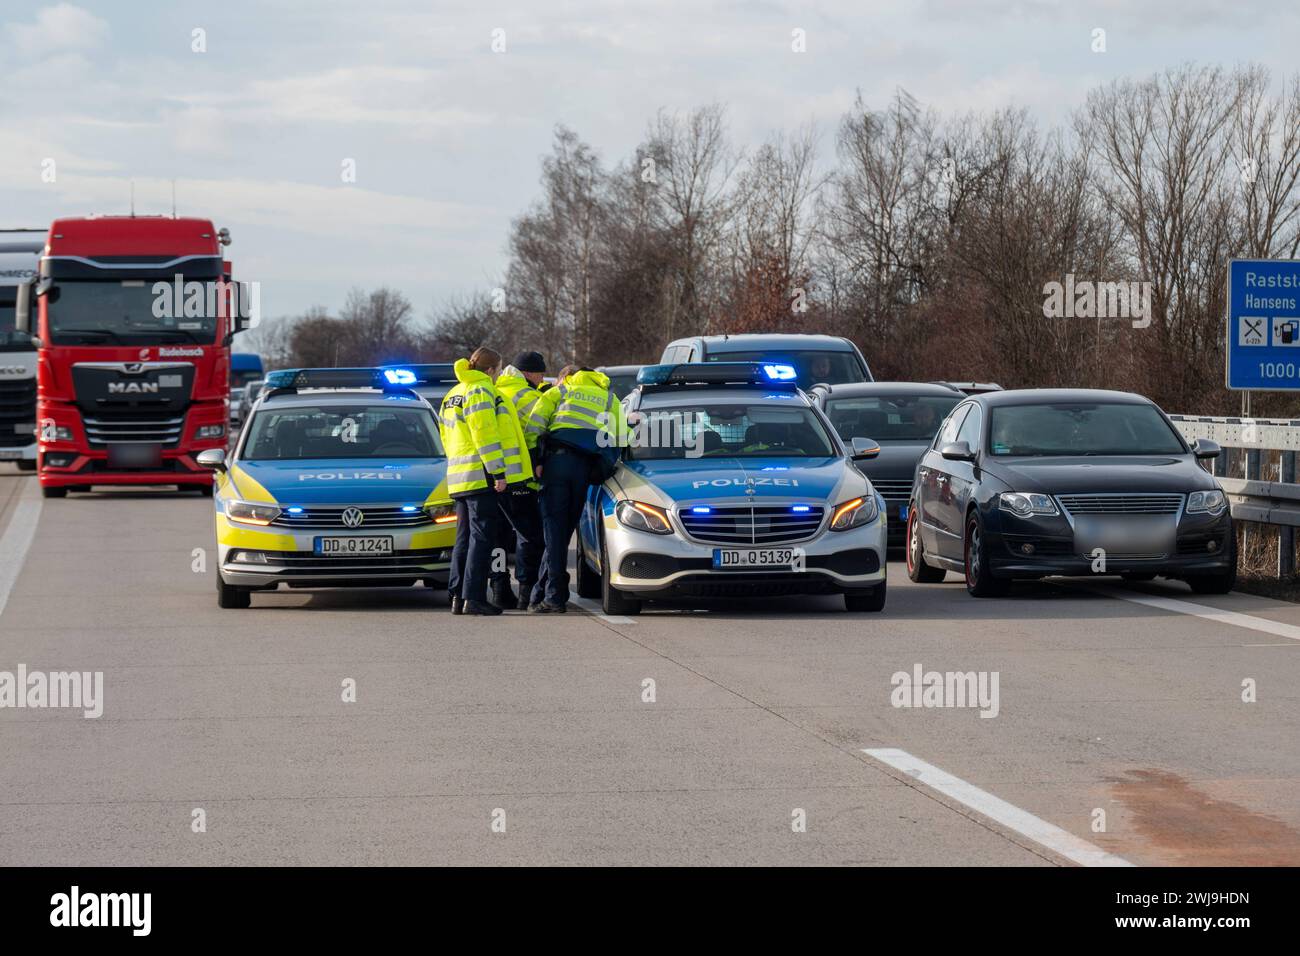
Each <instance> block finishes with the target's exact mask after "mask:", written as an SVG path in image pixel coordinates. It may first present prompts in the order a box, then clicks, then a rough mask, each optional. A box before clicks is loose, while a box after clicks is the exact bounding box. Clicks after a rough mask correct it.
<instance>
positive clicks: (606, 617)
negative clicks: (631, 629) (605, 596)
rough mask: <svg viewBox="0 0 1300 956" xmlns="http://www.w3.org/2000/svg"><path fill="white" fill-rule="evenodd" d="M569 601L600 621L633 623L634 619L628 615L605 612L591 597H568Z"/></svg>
mask: <svg viewBox="0 0 1300 956" xmlns="http://www.w3.org/2000/svg"><path fill="white" fill-rule="evenodd" d="M569 600H570V601H572V602H573V603H574V604H576V605H577V606H578V607H580V608H582V609H583V610H584V611H586V612H587V613H588V614H590V615H591V616H592V617H598V618H600V619H601V620H602V621H608V622H609V623H610V624H635V623H636V620H635V619H634V618H630V617H624V616H623V615H622V614H606V613H605V612H604V611H603V610H602V609H601V606H600V604H599V602H597V601H593V600H592V599H591V598H581V597H570V598H569Z"/></svg>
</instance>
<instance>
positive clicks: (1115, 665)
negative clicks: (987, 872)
mask: <svg viewBox="0 0 1300 956" xmlns="http://www.w3.org/2000/svg"><path fill="white" fill-rule="evenodd" d="M33 522H34V527H35V530H34V533H32V534H27V533H26V532H27V531H30V529H31V527H32V525H33ZM211 523H212V519H211V513H210V501H209V500H208V499H199V498H197V497H195V496H192V495H176V494H173V493H170V492H162V491H158V492H148V491H126V492H120V493H111V494H110V493H97V494H93V495H73V496H71V497H69V498H67V499H64V500H51V501H41V499H40V498H39V495H38V494H37V488H36V483H35V480H34V479H32V478H28V477H25V476H22V477H20V476H18V475H17V474H16V473H15V472H14V471H13V469H12V468H11V467H10V466H3V468H2V469H0V529H3V530H0V605H2V606H3V610H2V611H0V671H10V672H15V671H16V669H17V667H18V665H19V664H23V665H26V668H27V669H28V671H29V672H31V671H38V670H39V671H68V670H77V671H91V672H94V671H102V672H103V675H104V676H103V679H104V695H103V696H104V702H103V715H102V716H101V717H99V718H98V719H87V718H85V717H84V716H82V712H81V711H80V710H76V711H74V710H67V709H60V710H54V709H30V708H24V709H14V708H6V709H0V864H10V865H12V864H65V865H112V864H145V865H148V864H192V865H213V864H447V863H450V864H592V863H600V864H667V863H684V864H907V865H917V864H939V865H943V864H976V865H1001V864H1014V865H1061V864H1070V863H1085V864H1090V863H1121V862H1127V863H1133V864H1137V865H1147V864H1256V863H1270V864H1271V863H1286V864H1292V865H1295V864H1300V743H1297V741H1300V706H1297V704H1300V690H1297V688H1300V607H1297V606H1294V605H1289V604H1281V603H1278V602H1274V601H1269V600H1265V599H1262V598H1257V597H1252V596H1248V595H1243V594H1232V595H1228V596H1225V597H1222V598H1211V597H1197V596H1193V595H1192V594H1191V593H1190V592H1189V591H1188V590H1187V589H1186V588H1185V587H1183V586H1181V585H1178V584H1172V583H1170V584H1162V583H1159V582H1157V583H1155V584H1152V585H1147V586H1135V587H1120V586H1118V585H1111V586H1110V587H1109V588H1104V589H1097V588H1095V587H1093V586H1092V585H1083V586H1080V585H1066V584H1040V585H1026V586H1021V587H1018V588H1017V589H1016V591H1015V592H1014V593H1013V595H1012V596H1011V597H1009V598H1005V599H992V600H982V601H978V600H975V599H973V598H970V597H968V596H967V595H966V593H965V590H964V588H963V587H962V586H961V584H960V583H958V582H957V581H956V578H955V576H950V583H948V584H944V585H928V586H916V585H912V584H910V583H909V582H908V581H907V578H906V575H905V574H904V572H903V569H902V567H901V565H899V564H896V563H891V565H890V593H889V602H888V606H887V608H886V610H885V612H884V613H883V614H847V613H845V612H844V611H843V610H842V603H841V602H839V601H838V600H836V599H830V598H806V599H780V600H766V601H750V602H745V603H741V604H725V603H716V604H710V605H708V606H707V607H705V608H703V609H699V608H691V607H688V606H673V607H654V608H652V609H650V610H647V612H646V613H644V614H643V615H641V616H640V617H638V618H635V619H626V618H624V619H606V618H602V617H600V616H598V615H595V614H591V613H583V612H571V613H569V614H567V615H565V616H563V617H559V616H549V617H537V616H529V615H527V614H519V613H512V614H508V615H505V616H503V617H500V618H496V619H480V618H472V617H461V618H453V617H452V616H451V615H450V613H449V612H448V610H447V608H446V607H445V605H444V602H443V601H442V600H441V599H440V597H441V596H435V595H432V594H430V593H429V592H424V591H418V590H413V589H412V590H386V591H374V592H349V593H336V592H314V593H309V592H293V593H291V592H279V593H276V594H274V595H255V596H254V598H253V601H254V606H253V608H252V609H251V610H247V611H221V610H219V609H218V608H217V606H216V602H215V595H214V588H213V580H212V574H213V572H212V570H211V566H210V564H209V567H208V568H207V569H206V570H204V571H201V572H196V571H195V570H193V568H194V565H195V562H196V558H195V556H194V549H203V550H204V551H206V559H207V561H208V562H211V561H212V559H213V539H212V527H211ZM25 529H26V531H25ZM27 537H30V538H31V544H30V547H29V548H26V549H24V547H23V545H24V541H25V538H27ZM10 581H11V582H12V586H10V583H9V582H10ZM6 598H7V600H6ZM1169 599H1172V600H1174V601H1179V602H1184V603H1183V604H1168V603H1167V602H1168V600H1169ZM1137 600H1144V601H1148V602H1150V603H1146V604H1142V603H1135V602H1136V601H1137ZM1153 605H1158V606H1153ZM1216 611H1231V612H1236V615H1240V616H1232V615H1229V616H1227V617H1226V618H1222V617H1221V618H1219V619H1213V618H1209V617H1206V616H1204V615H1205V614H1207V613H1214V612H1216ZM918 664H919V665H921V667H922V669H923V670H924V671H931V670H935V671H941V672H945V671H962V672H965V671H977V672H978V671H985V672H989V674H990V675H991V673H992V672H997V674H998V701H997V715H996V716H995V717H988V718H985V717H981V716H980V714H979V711H978V709H976V708H971V707H946V708H925V707H922V708H901V707H895V706H892V704H891V694H892V693H893V692H894V690H895V688H894V686H893V685H892V683H891V676H892V675H893V674H895V673H896V672H907V673H911V672H912V671H913V669H914V667H915V666H916V665H918ZM647 679H649V680H653V682H654V687H653V690H654V694H653V697H654V700H653V702H648V701H646V700H644V699H643V697H644V696H645V695H646V691H645V689H644V688H645V684H644V682H645V681H646V680H647ZM990 679H991V678H990ZM1248 679H1249V680H1253V681H1254V682H1255V692H1256V695H1257V700H1256V701H1255V702H1252V703H1247V702H1244V701H1243V700H1242V695H1243V681H1246V680H1248ZM349 680H351V681H355V687H356V700H355V702H345V701H344V700H343V696H344V690H343V687H344V683H345V682H346V681H349ZM990 686H991V685H990ZM866 751H872V752H873V753H872V754H869V753H867V752H866ZM196 810H201V811H202V819H203V822H204V825H205V826H204V828H202V829H203V832H195V825H194V823H193V821H194V819H195V811H196ZM798 810H802V811H803V819H804V820H805V821H806V829H805V830H804V831H803V832H796V830H797V827H795V826H792V823H794V822H797V820H798V818H799V813H798V812H797V811H798ZM1101 813H1104V832H1099V831H1098V830H1096V829H1095V827H1096V826H1097V824H1098V822H1099V821H1100V820H1101V815H1100V814H1101ZM494 815H495V816H494ZM494 818H495V819H496V820H497V821H498V829H500V826H499V824H500V822H501V821H502V820H503V821H504V832H494V828H493V821H494Z"/></svg>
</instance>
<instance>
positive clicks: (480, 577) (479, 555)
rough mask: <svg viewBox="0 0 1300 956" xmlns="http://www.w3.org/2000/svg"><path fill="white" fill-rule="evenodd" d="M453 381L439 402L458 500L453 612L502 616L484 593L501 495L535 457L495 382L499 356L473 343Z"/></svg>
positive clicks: (451, 488)
mask: <svg viewBox="0 0 1300 956" xmlns="http://www.w3.org/2000/svg"><path fill="white" fill-rule="evenodd" d="M454 367H455V371H456V385H455V386H454V387H453V388H452V389H451V391H449V392H448V393H447V395H446V397H445V398H444V399H443V400H442V408H441V414H440V425H441V430H442V441H443V445H444V447H445V449H446V452H447V492H448V494H449V495H450V496H451V498H452V500H454V501H455V502H456V545H455V547H454V549H453V550H452V557H451V573H450V576H449V579H448V583H447V590H448V591H449V592H450V594H451V611H452V613H453V614H500V613H501V608H499V607H497V606H496V605H495V604H491V603H489V602H488V599H487V586H488V575H489V573H490V572H491V567H492V556H493V555H492V553H493V551H494V550H495V548H496V544H497V538H498V536H499V533H500V530H499V529H500V522H501V521H502V519H503V514H502V509H501V506H500V504H499V503H498V496H500V495H504V494H506V492H507V490H508V488H509V485H510V484H511V483H516V484H518V483H520V482H526V481H528V480H529V479H531V478H532V475H533V469H532V461H531V459H530V457H529V454H528V448H527V447H526V446H525V445H524V440H523V435H522V433H521V432H520V430H519V424H518V420H517V418H516V416H515V412H514V406H512V405H511V404H510V403H509V401H508V400H507V399H505V398H504V397H503V396H502V395H501V393H500V392H498V391H497V389H496V388H495V386H494V385H493V384H492V380H493V378H495V376H496V374H497V371H498V369H499V368H500V367H501V354H500V353H499V352H497V351H495V350H493V349H490V348H486V347H484V348H478V349H475V350H474V354H473V355H471V356H470V357H469V359H458V360H457V361H456V364H455V366H454Z"/></svg>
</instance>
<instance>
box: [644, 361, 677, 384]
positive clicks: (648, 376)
mask: <svg viewBox="0 0 1300 956" xmlns="http://www.w3.org/2000/svg"><path fill="white" fill-rule="evenodd" d="M676 367H677V366H676V365H643V366H642V367H641V371H639V372H637V373H636V381H637V384H638V385H662V384H663V383H664V382H666V381H668V376H669V375H671V374H672V373H673V369H675V368H676Z"/></svg>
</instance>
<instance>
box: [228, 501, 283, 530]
mask: <svg viewBox="0 0 1300 956" xmlns="http://www.w3.org/2000/svg"><path fill="white" fill-rule="evenodd" d="M226 517H227V518H229V519H230V520H231V521H240V522H243V523H244V524H261V525H266V524H270V523H271V522H272V521H274V520H275V519H276V518H278V517H280V507H279V505H268V504H260V503H258V502H256V501H238V500H231V501H227V502H226Z"/></svg>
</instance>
